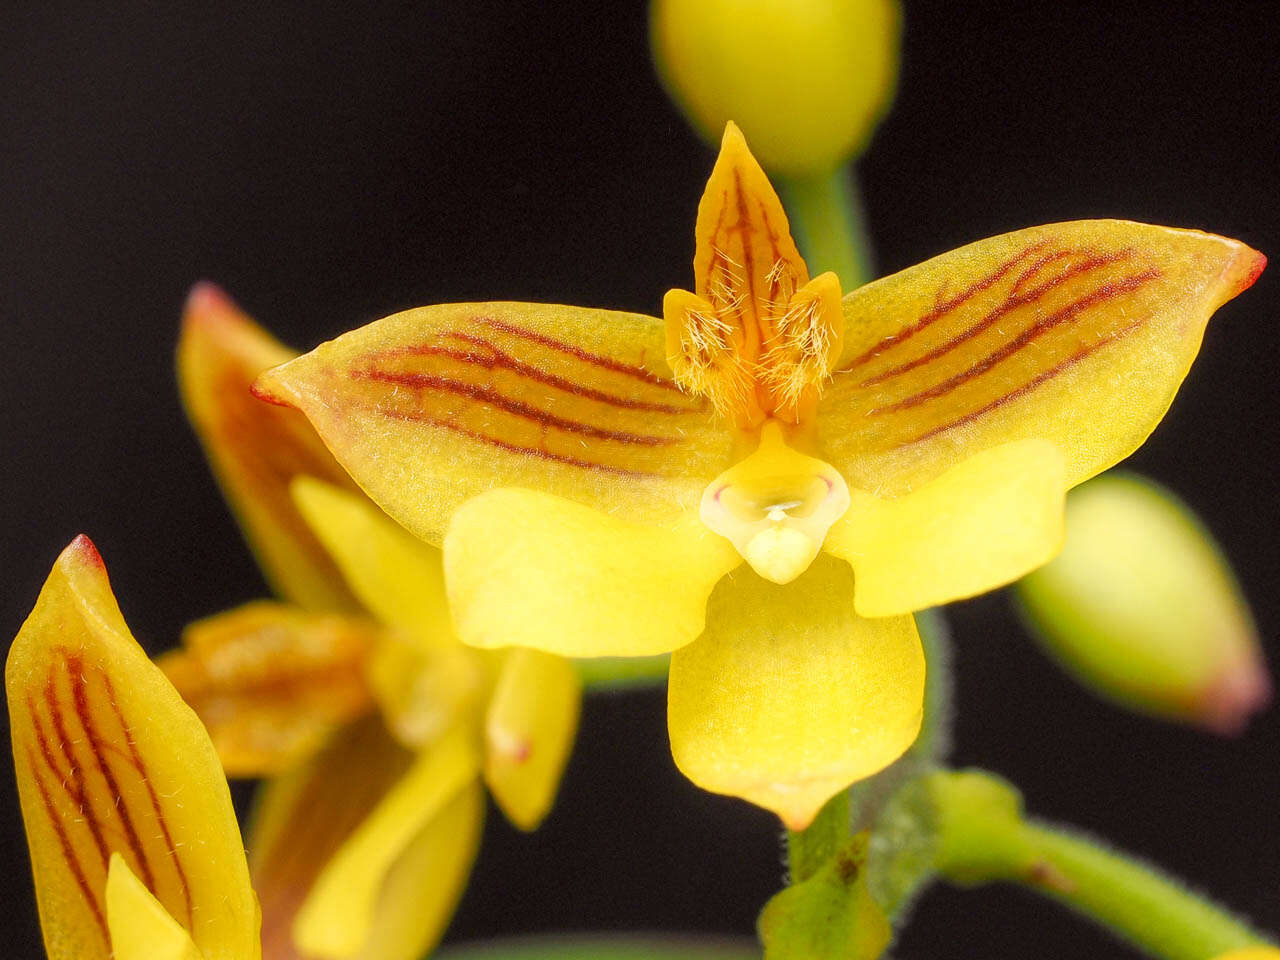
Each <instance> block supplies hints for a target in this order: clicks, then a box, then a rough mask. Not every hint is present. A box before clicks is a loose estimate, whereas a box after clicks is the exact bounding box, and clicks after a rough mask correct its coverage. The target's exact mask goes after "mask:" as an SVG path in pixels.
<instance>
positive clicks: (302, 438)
mask: <svg viewBox="0 0 1280 960" xmlns="http://www.w3.org/2000/svg"><path fill="white" fill-rule="evenodd" d="M295 356H297V354H296V352H295V351H293V350H290V349H289V348H288V347H286V346H284V345H283V344H281V343H279V342H278V341H277V340H276V339H275V338H274V337H272V336H271V335H270V334H269V333H267V331H265V330H263V329H262V328H261V327H260V326H258V325H257V324H256V323H254V322H253V320H251V319H250V318H249V317H248V315H246V314H245V313H244V312H243V311H241V310H240V308H239V307H237V306H236V305H235V303H233V302H232V301H231V299H230V298H229V297H228V296H227V295H226V294H225V293H223V292H222V291H221V290H219V289H218V288H217V287H215V286H213V285H212V284H209V283H202V284H198V285H197V286H196V287H195V288H193V289H192V291H191V295H190V296H189V297H188V298H187V306H186V310H185V312H184V314H183V318H182V337H181V339H180V340H179V341H178V386H179V387H180V388H181V392H182V402H183V405H184V406H185V407H186V410H187V416H188V417H189V418H190V420H191V424H192V426H193V427H194V428H195V431H196V434H197V436H199V438H200V442H201V444H202V445H203V446H204V450H205V454H206V456H208V458H209V463H210V466H212V468H213V472H214V475H215V476H216V477H217V478H218V483H219V484H220V485H221V487H222V491H223V494H224V495H225V496H226V498H227V502H228V503H229V504H230V505H231V509H232V511H233V512H234V513H235V515H236V519H237V520H238V521H239V522H240V528H241V530H242V531H243V532H244V535H245V538H246V539H247V540H248V541H249V545H250V546H251V547H252V548H253V552H254V554H255V555H256V556H257V558H258V562H259V564H260V565H261V566H262V570H263V573H264V574H265V575H266V578H267V580H268V581H269V582H270V583H271V585H272V587H274V588H275V590H276V591H277V592H278V593H279V594H280V595H281V596H282V597H285V598H286V599H289V600H292V601H294V602H295V603H298V604H301V605H302V606H304V607H307V608H308V609H312V610H326V609H346V610H350V609H355V607H356V604H355V600H354V598H353V597H352V596H351V592H350V591H349V590H348V589H347V585H346V583H345V582H344V581H343V579H342V575H341V574H339V573H338V570H337V568H336V567H335V566H334V564H333V561H332V560H331V559H330V558H329V555H328V554H327V553H326V552H325V551H324V548H323V547H321V546H320V544H319V543H318V542H317V541H316V538H315V535H314V534H313V533H312V532H311V531H310V530H309V529H308V528H307V525H306V523H305V522H303V520H302V518H301V517H300V516H299V515H298V511H297V509H296V508H295V507H294V505H293V502H292V501H291V500H290V499H289V481H290V480H291V479H292V478H293V477H295V476H298V475H299V474H305V475H309V476H314V477H320V478H321V479H323V480H326V481H327V482H329V483H332V484H336V485H338V486H341V487H345V488H346V489H349V490H355V489H357V488H356V486H355V484H354V482H353V481H352V480H351V478H350V477H349V476H347V473H346V471H345V470H343V469H342V468H341V467H340V466H338V463H337V461H335V460H334V459H333V455H332V454H331V453H329V451H328V449H327V448H326V447H325V445H324V444H323V443H322V442H321V440H320V438H319V437H318V436H316V432H315V431H314V430H313V429H312V428H311V425H310V424H309V423H307V420H306V418H305V417H303V416H301V415H300V414H299V413H298V412H297V411H295V410H286V409H282V408H277V407H272V406H269V405H267V404H265V403H263V402H262V401H261V400H258V399H256V398H255V397H254V396H253V395H252V394H251V393H250V392H249V388H250V387H251V386H252V384H253V381H254V380H255V379H256V378H257V377H258V375H259V374H260V373H262V372H263V371H264V370H266V369H268V368H270V367H274V366H277V365H279V364H281V363H284V362H285V361H287V360H290V359H292V358H293V357H295Z"/></svg>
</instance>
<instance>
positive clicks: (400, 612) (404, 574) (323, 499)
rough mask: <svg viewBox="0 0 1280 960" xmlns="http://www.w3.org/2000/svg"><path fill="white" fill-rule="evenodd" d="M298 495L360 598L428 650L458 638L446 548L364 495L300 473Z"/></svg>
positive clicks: (302, 508) (295, 486) (295, 488)
mask: <svg viewBox="0 0 1280 960" xmlns="http://www.w3.org/2000/svg"><path fill="white" fill-rule="evenodd" d="M293 499H294V502H295V503H296V504H297V505H298V509H299V510H300V511H301V512H302V515H303V516H304V517H306V520H307V523H308V524H309V525H310V527H311V529H312V530H314V531H315V534H316V536H317V537H319V538H320V542H321V543H323V544H324V545H325V548H326V549H327V550H328V551H329V553H330V555H331V556H332V557H333V558H334V560H335V561H336V562H337V564H338V567H339V568H340V569H341V570H342V572H343V574H344V575H345V576H346V578H347V582H348V583H349V584H350V585H351V589H352V590H354V591H355V594H356V596H357V597H359V598H360V602H361V603H363V604H364V606H365V608H366V609H368V610H369V612H370V613H372V614H373V615H374V616H375V617H377V618H378V620H380V621H381V622H382V623H384V624H388V625H390V626H394V627H397V628H399V629H400V630H402V631H404V632H406V633H407V634H409V635H411V636H412V637H413V639H414V640H415V641H416V642H417V643H418V644H420V646H421V647H422V648H423V649H424V650H425V649H429V648H431V647H436V646H440V645H442V644H450V643H456V642H457V641H456V639H455V637H454V635H453V629H452V627H451V626H450V623H449V608H448V605H447V601H446V599H445V588H444V571H443V570H442V568H441V560H440V551H439V549H437V548H436V547H433V546H431V545H430V544H427V543H423V542H422V541H421V540H419V539H418V538H417V537H415V536H413V535H412V534H410V533H409V532H408V531H407V530H405V529H404V527H402V526H400V525H399V524H398V523H396V522H395V521H393V520H392V519H391V518H390V517H388V516H387V515H386V514H385V513H383V512H382V511H381V510H379V509H378V508H377V507H376V506H374V505H373V504H372V503H370V502H369V500H368V499H366V498H365V497H363V496H360V495H359V494H353V493H348V492H347V491H345V490H342V489H339V488H338V487H335V486H332V485H331V484H327V483H323V482H322V481H319V480H315V479H313V478H311V477H299V478H297V480H295V481H294V484H293Z"/></svg>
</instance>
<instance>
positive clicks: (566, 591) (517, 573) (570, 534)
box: [444, 489, 741, 657]
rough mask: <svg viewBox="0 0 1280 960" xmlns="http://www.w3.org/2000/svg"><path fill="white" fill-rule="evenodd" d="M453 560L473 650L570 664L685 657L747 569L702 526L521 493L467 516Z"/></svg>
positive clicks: (451, 572)
mask: <svg viewBox="0 0 1280 960" xmlns="http://www.w3.org/2000/svg"><path fill="white" fill-rule="evenodd" d="M444 560H445V573H446V582H447V583H448V586H449V607H450V609H451V610H452V612H453V617H454V623H455V625H456V626H457V628H458V636H459V637H461V638H462V641H463V642H464V643H468V644H471V645H472V646H476V647H511V646H517V647H533V648H535V649H538V650H545V651H546V652H548V653H557V654H560V655H561V656H567V657H639V656H645V655H647V654H653V653H665V652H667V651H669V650H674V649H676V648H677V647H681V646H684V645H685V644H686V643H689V642H690V641H692V640H693V639H694V638H695V637H697V636H698V634H699V633H701V632H702V626H703V621H704V616H705V612H706V603H707V596H708V595H709V594H710V593H711V589H712V587H714V586H715V584H716V581H717V580H719V579H720V578H721V577H722V576H723V575H724V574H725V573H726V572H728V571H729V570H732V569H733V568H734V567H735V566H737V565H738V564H739V563H741V558H739V556H738V554H737V553H736V552H735V551H734V549H733V547H732V546H731V545H730V544H729V542H728V541H727V540H725V539H724V538H722V537H719V536H716V535H715V534H713V533H712V532H711V531H710V530H708V529H707V528H706V527H705V526H703V525H702V523H701V522H700V521H699V520H698V519H697V517H696V515H691V516H689V517H687V518H686V519H685V520H684V521H683V523H682V524H681V525H680V526H679V527H676V528H672V529H659V528H656V527H649V526H644V525H641V524H636V523H631V522H629V521H627V520H623V519H620V518H618V517H614V516H610V515H608V514H605V513H601V512H600V511H598V510H593V509H591V508H590V507H585V506H582V505H581V504H577V503H574V502H572V501H570V500H565V499H563V498H561V497H556V496H552V495H551V494H547V493H540V492H537V491H533V490H517V489H506V490H493V491H490V492H489V493H486V494H483V495H482V496H479V497H476V498H475V499H474V500H471V501H469V502H468V503H467V504H466V505H465V506H463V508H462V509H461V510H459V511H458V512H457V514H456V515H455V516H454V520H453V524H452V526H450V528H449V535H448V537H447V539H446V540H445V547H444Z"/></svg>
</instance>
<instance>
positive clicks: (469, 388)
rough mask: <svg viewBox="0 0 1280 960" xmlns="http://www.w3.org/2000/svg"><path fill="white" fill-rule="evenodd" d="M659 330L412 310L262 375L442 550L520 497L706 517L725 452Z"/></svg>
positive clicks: (598, 317) (587, 315)
mask: <svg viewBox="0 0 1280 960" xmlns="http://www.w3.org/2000/svg"><path fill="white" fill-rule="evenodd" d="M663 357H664V349H663V332H662V323H661V321H660V320H657V319H655V318H653V317H645V316H639V315H637V314H629V313H617V312H613V311H608V310H588V309H584V308H580V307H565V306H553V305H543V304H529V303H470V304H467V303H458V304H445V305H441V306H434V307H422V308H419V309H417V310H408V311H406V312H404V313H398V314H395V315H394V316H391V317H387V318H385V319H383V320H379V321H377V322H376V323H372V324H370V325H368V326H366V327H362V328H360V329H359V330H354V331H352V332H351V333H348V334H346V335H344V336H342V337H339V338H338V339H337V340H334V341H332V342H330V343H325V344H322V345H320V346H319V347H317V348H316V349H315V350H313V351H312V352H311V353H309V354H306V355H305V356H303V357H300V358H298V359H297V360H294V361H292V362H290V363H288V364H285V365H284V366H282V367H277V368H276V369H274V370H272V371H270V372H268V373H267V374H264V375H263V377H262V378H261V379H260V380H259V381H258V383H257V385H256V387H255V389H256V390H257V392H258V393H259V395H260V396H262V397H264V398H267V399H270V400H273V401H275V402H277V403H283V404H287V405H290V406H294V407H297V408H298V409H300V410H302V412H303V413H305V414H306V415H307V416H308V417H309V418H310V419H311V422H312V423H313V424H314V426H315V428H316V429H317V430H318V431H319V433H320V435H321V436H322V437H323V438H324V440H325V442H326V443H327V444H328V445H329V448H330V449H331V450H333V451H334V453H335V455H336V456H337V458H338V460H339V461H341V462H342V464H343V465H344V466H345V467H346V468H347V469H348V470H349V471H350V472H351V475H352V476H354V477H355V478H356V480H357V481H359V483H360V485H361V486H363V487H364V488H365V490H366V491H367V492H368V493H369V495H370V496H372V497H373V499H374V500H376V501H377V502H378V505H379V506H381V507H382V508H383V509H384V510H386V511H387V512H388V513H389V514H391V516H392V517H394V518H395V519H396V520H398V521H399V522H400V523H402V524H404V525H405V526H406V527H408V528H409V529H410V530H411V531H413V532H414V533H415V534H417V535H418V536H420V537H422V538H423V539H424V540H427V541H428V542H430V543H434V544H437V545H438V544H440V543H441V541H442V539H443V537H444V532H445V527H446V526H447V525H448V521H449V517H450V515H451V514H452V513H453V511H454V510H456V509H457V508H458V506H459V505H460V504H461V503H462V502H463V501H465V500H467V499H468V498H470V497H472V496H475V495H476V494H479V493H483V492H484V491H486V490H489V489H491V488H494V487H506V486H521V487H529V488H532V489H537V490H545V491H547V492H549V493H555V494H558V495H560V496H563V497H568V498H571V499H574V500H578V501H580V502H582V503H585V504H589V505H591V506H594V507H597V508H598V509H601V510H606V511H609V512H612V513H618V514H621V515H625V516H627V517H629V518H631V519H633V520H647V521H649V522H670V521H671V520H672V518H673V517H678V516H679V515H680V513H681V512H682V511H683V510H688V509H693V508H696V505H697V503H698V497H699V496H700V495H701V493H702V488H703V487H704V486H706V484H707V481H709V480H710V479H711V478H712V477H714V476H715V475H716V474H717V473H719V472H720V471H721V470H723V469H724V467H725V466H727V462H728V458H729V443H730V441H729V438H728V437H727V436H726V435H725V434H724V433H723V431H721V430H720V429H718V428H717V427H716V426H715V424H713V422H712V420H711V417H710V416H709V414H708V410H707V408H706V405H705V404H704V403H702V402H700V401H697V400H693V399H690V398H689V397H686V396H685V395H684V394H682V393H681V392H680V390H679V388H678V387H677V386H676V385H675V383H674V382H673V381H672V380H671V372H670V370H669V369H668V368H667V366H666V363H665V361H664V359H663Z"/></svg>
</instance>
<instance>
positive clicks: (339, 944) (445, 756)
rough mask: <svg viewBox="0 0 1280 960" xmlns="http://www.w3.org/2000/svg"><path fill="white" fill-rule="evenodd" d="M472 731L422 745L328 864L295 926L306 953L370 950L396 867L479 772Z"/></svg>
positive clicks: (427, 893) (428, 893)
mask: <svg viewBox="0 0 1280 960" xmlns="http://www.w3.org/2000/svg"><path fill="white" fill-rule="evenodd" d="M472 736H473V733H472V731H471V730H470V729H469V727H467V726H466V725H462V726H459V727H457V728H455V729H454V730H453V731H451V732H450V733H448V734H446V735H445V736H444V737H443V738H442V739H441V740H440V741H438V742H437V743H436V744H434V745H433V746H432V747H430V748H429V749H427V750H425V751H423V753H422V754H421V755H420V756H419V757H418V758H417V759H416V760H415V761H414V763H413V766H411V767H410V768H409V770H408V771H407V772H406V773H405V775H404V776H403V777H402V778H401V779H400V780H399V781H398V782H397V783H396V784H395V785H394V786H393V787H392V788H391V789H390V790H389V791H388V792H387V794H386V795H385V796H384V797H383V798H382V799H381V800H380V801H379V803H378V805H377V807H375V808H374V810H373V812H372V813H370V815H369V816H368V817H366V818H365V820H364V821H363V822H362V823H361V824H360V826H359V827H357V828H356V830H355V832H354V833H352V834H351V837H350V839H348V840H347V842H346V843H344V844H343V845H342V847H341V848H340V849H339V850H338V851H337V853H336V854H334V856H333V858H332V859H330V860H329V862H328V863H327V864H326V865H325V867H324V869H323V870H322V871H321V872H320V875H319V877H317V879H316V882H315V885H314V886H313V887H312V888H311V892H310V893H309V894H308V896H307V899H306V901H305V902H304V903H303V904H302V907H301V908H300V909H299V910H298V914H297V917H296V919H295V920H294V924H293V936H294V941H295V942H296V943H297V945H298V947H299V949H300V951H301V952H302V953H303V954H304V955H306V954H313V955H314V956H316V957H322V958H344V957H349V956H351V955H353V954H355V953H357V951H359V950H361V949H363V948H364V946H365V944H366V943H367V942H368V939H369V937H370V936H371V935H372V933H373V931H374V929H375V926H376V925H377V922H378V919H379V912H380V906H381V896H382V893H383V890H384V887H385V884H386V881H387V878H388V875H389V873H390V871H392V870H393V868H394V867H395V866H396V863H397V861H398V860H399V859H400V858H401V856H402V855H404V854H405V853H407V852H409V851H410V849H411V847H412V846H413V843H414V841H415V840H416V839H417V838H418V837H419V835H420V834H421V832H422V831H423V830H424V829H426V828H427V827H428V826H429V825H430V824H431V822H432V820H434V819H435V818H436V817H437V816H438V815H440V814H441V813H442V812H444V811H445V810H446V808H447V807H448V806H449V804H450V803H451V802H452V801H453V800H454V799H456V798H457V796H458V795H459V793H461V792H462V791H463V790H464V789H466V788H467V787H468V786H469V785H471V784H472V783H474V781H475V779H476V776H477V775H478V774H479V772H480V757H479V754H478V751H477V747H476V744H475V743H474V742H473V740H472ZM449 879H450V883H449V886H450V889H449V890H448V894H449V895H450V896H451V897H456V896H457V889H456V886H455V885H454V884H453V883H452V880H453V879H454V878H452V877H451V878H449ZM440 894H441V891H440V890H439V889H433V888H430V887H429V888H428V889H426V890H424V891H422V892H421V896H422V898H423V899H424V900H430V899H432V898H433V896H439V895H440Z"/></svg>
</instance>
